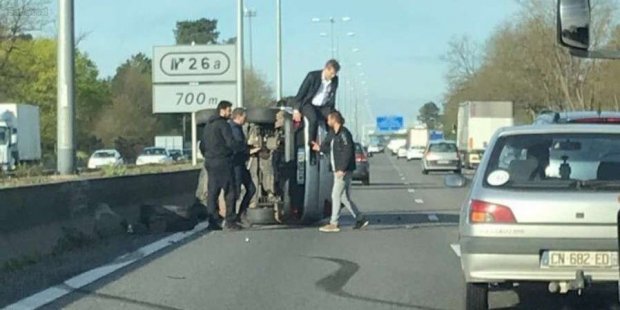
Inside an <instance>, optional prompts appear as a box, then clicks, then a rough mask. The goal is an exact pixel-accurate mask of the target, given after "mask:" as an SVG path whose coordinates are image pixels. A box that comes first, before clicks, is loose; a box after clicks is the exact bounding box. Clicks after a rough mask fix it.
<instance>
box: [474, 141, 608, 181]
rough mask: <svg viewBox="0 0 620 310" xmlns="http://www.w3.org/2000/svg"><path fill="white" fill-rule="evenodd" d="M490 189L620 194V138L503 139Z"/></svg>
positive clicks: (488, 176) (492, 164)
mask: <svg viewBox="0 0 620 310" xmlns="http://www.w3.org/2000/svg"><path fill="white" fill-rule="evenodd" d="M490 156H491V157H490V159H489V161H488V166H487V168H486V171H485V174H484V177H485V179H484V182H485V186H496V187H503V188H522V189H525V188H530V189H573V190H574V189H596V190H606V189H609V190H612V189H614V188H615V189H616V190H618V189H620V134H582V133H578V134H523V135H511V136H506V137H502V138H500V139H499V140H498V141H497V143H496V144H495V147H494V148H493V152H492V153H491V155H490Z"/></svg>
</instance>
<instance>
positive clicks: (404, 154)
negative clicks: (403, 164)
mask: <svg viewBox="0 0 620 310" xmlns="http://www.w3.org/2000/svg"><path fill="white" fill-rule="evenodd" d="M405 157H407V147H404V146H403V147H400V148H398V151H397V152H396V158H405Z"/></svg>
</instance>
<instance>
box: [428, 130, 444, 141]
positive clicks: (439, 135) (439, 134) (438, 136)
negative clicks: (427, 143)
mask: <svg viewBox="0 0 620 310" xmlns="http://www.w3.org/2000/svg"><path fill="white" fill-rule="evenodd" d="M429 138H430V140H431V141H435V140H443V139H444V137H443V131H439V130H433V131H431V133H430V137H429Z"/></svg>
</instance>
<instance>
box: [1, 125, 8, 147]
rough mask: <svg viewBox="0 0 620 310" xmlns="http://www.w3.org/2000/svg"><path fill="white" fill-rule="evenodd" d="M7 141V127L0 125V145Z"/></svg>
mask: <svg viewBox="0 0 620 310" xmlns="http://www.w3.org/2000/svg"><path fill="white" fill-rule="evenodd" d="M7 143H9V129H8V128H6V127H0V145H5V144H7Z"/></svg>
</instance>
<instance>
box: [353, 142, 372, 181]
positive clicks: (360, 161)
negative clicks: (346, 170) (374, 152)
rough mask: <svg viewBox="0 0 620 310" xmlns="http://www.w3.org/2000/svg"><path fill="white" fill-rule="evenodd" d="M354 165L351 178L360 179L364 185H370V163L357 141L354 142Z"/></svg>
mask: <svg viewBox="0 0 620 310" xmlns="http://www.w3.org/2000/svg"><path fill="white" fill-rule="evenodd" d="M355 165H356V168H355V171H353V180H355V181H362V184H364V185H370V163H369V162H368V156H367V155H366V152H364V148H363V147H362V145H361V144H359V143H355Z"/></svg>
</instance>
